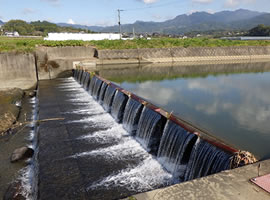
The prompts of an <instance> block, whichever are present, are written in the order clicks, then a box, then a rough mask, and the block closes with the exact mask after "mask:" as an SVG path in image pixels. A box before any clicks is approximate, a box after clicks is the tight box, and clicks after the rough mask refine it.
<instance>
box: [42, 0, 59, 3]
mask: <svg viewBox="0 0 270 200" xmlns="http://www.w3.org/2000/svg"><path fill="white" fill-rule="evenodd" d="M41 1H45V2H49V3H59V0H41Z"/></svg>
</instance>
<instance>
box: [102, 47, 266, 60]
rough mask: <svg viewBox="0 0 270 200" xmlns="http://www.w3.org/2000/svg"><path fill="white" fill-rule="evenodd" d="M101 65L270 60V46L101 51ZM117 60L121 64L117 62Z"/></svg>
mask: <svg viewBox="0 0 270 200" xmlns="http://www.w3.org/2000/svg"><path fill="white" fill-rule="evenodd" d="M98 57H99V59H100V61H99V64H116V63H119V62H121V60H123V59H125V60H126V61H124V62H126V63H128V62H129V63H147V62H151V63H162V62H196V61H220V60H239V59H240V60H250V59H270V46H258V47H237V46H236V47H193V48H163V49H128V50H100V51H99V52H98ZM117 60H118V61H119V62H117Z"/></svg>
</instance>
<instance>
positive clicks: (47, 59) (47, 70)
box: [35, 47, 96, 80]
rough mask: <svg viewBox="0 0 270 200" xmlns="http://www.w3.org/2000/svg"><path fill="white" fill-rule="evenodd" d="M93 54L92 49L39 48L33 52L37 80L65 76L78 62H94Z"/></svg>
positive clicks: (93, 49) (94, 50) (93, 50)
mask: <svg viewBox="0 0 270 200" xmlns="http://www.w3.org/2000/svg"><path fill="white" fill-rule="evenodd" d="M95 54H96V49H95V48H93V47H39V48H38V49H37V50H36V52H35V55H36V63H37V69H38V76H39V80H46V79H52V78H56V77H63V76H66V75H67V74H66V73H68V72H69V73H70V72H71V69H73V68H74V66H75V64H77V63H79V62H82V61H85V60H88V61H89V60H90V61H91V62H96V61H95V59H96V58H95Z"/></svg>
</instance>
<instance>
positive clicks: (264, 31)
mask: <svg viewBox="0 0 270 200" xmlns="http://www.w3.org/2000/svg"><path fill="white" fill-rule="evenodd" d="M249 35H250V36H270V26H265V25H264V24H260V25H258V26H256V27H254V28H252V29H250V30H249Z"/></svg>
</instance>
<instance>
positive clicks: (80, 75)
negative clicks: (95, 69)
mask: <svg viewBox="0 0 270 200" xmlns="http://www.w3.org/2000/svg"><path fill="white" fill-rule="evenodd" d="M82 73H83V71H82V70H79V76H78V82H79V83H80V81H81V78H82Z"/></svg>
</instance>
